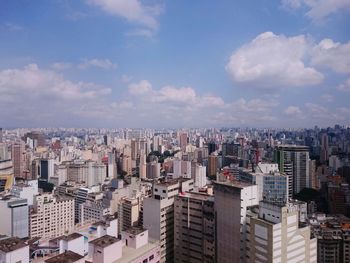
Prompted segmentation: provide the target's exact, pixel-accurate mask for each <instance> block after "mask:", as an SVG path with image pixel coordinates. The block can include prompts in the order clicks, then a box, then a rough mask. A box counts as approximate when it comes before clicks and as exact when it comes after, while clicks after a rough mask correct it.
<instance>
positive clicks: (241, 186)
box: [214, 180, 253, 189]
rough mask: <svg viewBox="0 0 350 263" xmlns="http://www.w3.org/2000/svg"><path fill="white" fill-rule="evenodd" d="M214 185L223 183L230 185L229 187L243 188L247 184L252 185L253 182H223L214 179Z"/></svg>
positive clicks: (247, 185)
mask: <svg viewBox="0 0 350 263" xmlns="http://www.w3.org/2000/svg"><path fill="white" fill-rule="evenodd" d="M214 185H223V186H230V187H235V188H240V189H243V188H245V187H249V186H253V184H250V183H245V182H242V181H237V180H235V181H225V182H219V181H215V182H214Z"/></svg>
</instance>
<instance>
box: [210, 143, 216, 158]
mask: <svg viewBox="0 0 350 263" xmlns="http://www.w3.org/2000/svg"><path fill="white" fill-rule="evenodd" d="M215 151H216V144H215V142H209V143H208V154H209V155H211V154H212V153H213V152H215Z"/></svg>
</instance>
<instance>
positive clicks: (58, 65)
mask: <svg viewBox="0 0 350 263" xmlns="http://www.w3.org/2000/svg"><path fill="white" fill-rule="evenodd" d="M71 67H72V64H71V63H66V62H56V63H53V64H52V65H51V68H52V69H54V70H58V71H61V70H66V69H70V68H71Z"/></svg>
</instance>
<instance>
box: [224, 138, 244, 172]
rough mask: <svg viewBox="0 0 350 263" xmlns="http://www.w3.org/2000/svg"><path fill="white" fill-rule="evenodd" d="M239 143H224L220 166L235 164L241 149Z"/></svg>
mask: <svg viewBox="0 0 350 263" xmlns="http://www.w3.org/2000/svg"><path fill="white" fill-rule="evenodd" d="M241 148H242V147H241V145H240V144H239V143H234V142H225V143H223V144H222V165H223V166H228V165H230V164H231V163H237V159H238V156H239V151H240V149H241Z"/></svg>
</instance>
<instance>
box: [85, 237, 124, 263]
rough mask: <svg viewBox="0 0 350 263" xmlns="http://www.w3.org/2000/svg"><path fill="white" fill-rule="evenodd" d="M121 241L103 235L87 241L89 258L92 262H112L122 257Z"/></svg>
mask: <svg viewBox="0 0 350 263" xmlns="http://www.w3.org/2000/svg"><path fill="white" fill-rule="evenodd" d="M122 247H123V242H122V241H121V240H120V239H118V238H116V237H113V236H109V235H105V236H102V237H100V238H97V239H95V240H92V241H90V242H89V258H91V259H92V262H94V263H112V262H114V261H116V260H118V259H120V258H121V257H122Z"/></svg>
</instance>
